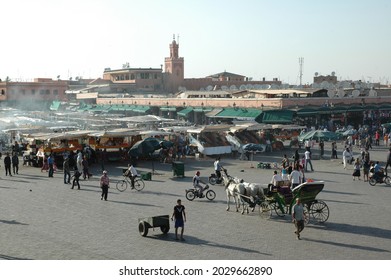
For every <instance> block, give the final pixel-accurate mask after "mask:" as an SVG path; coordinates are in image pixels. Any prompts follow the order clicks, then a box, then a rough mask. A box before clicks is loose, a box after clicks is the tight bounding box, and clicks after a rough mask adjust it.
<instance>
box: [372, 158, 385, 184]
mask: <svg viewBox="0 0 391 280" xmlns="http://www.w3.org/2000/svg"><path fill="white" fill-rule="evenodd" d="M373 169H374V170H373V171H374V174H373V178H375V180H376V181H382V179H383V176H384V173H383V169H382V167H381V165H380V164H379V162H378V161H376V164H375V166H374V167H373Z"/></svg>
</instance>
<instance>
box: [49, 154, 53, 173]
mask: <svg viewBox="0 0 391 280" xmlns="http://www.w3.org/2000/svg"><path fill="white" fill-rule="evenodd" d="M48 165H49V177H53V173H54V157H53V155H52V154H51V155H50V156H49V157H48Z"/></svg>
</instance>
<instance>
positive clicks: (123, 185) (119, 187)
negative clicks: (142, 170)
mask: <svg viewBox="0 0 391 280" xmlns="http://www.w3.org/2000/svg"><path fill="white" fill-rule="evenodd" d="M115 187H116V188H117V190H118V191H120V192H123V191H125V190H126V188H127V187H128V183H127V182H126V181H125V180H121V181H118V182H117V184H116V185H115Z"/></svg>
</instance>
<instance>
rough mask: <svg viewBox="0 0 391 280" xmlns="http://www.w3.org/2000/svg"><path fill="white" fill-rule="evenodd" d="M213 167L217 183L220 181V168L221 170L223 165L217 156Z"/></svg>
mask: <svg viewBox="0 0 391 280" xmlns="http://www.w3.org/2000/svg"><path fill="white" fill-rule="evenodd" d="M214 167H215V173H216V176H217V183H219V182H221V170H223V167H222V166H221V164H220V157H218V158H217V159H216V160H215V162H214Z"/></svg>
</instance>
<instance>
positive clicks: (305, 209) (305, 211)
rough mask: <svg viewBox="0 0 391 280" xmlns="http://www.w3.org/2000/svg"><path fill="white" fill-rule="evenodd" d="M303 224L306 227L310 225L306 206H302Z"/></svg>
mask: <svg viewBox="0 0 391 280" xmlns="http://www.w3.org/2000/svg"><path fill="white" fill-rule="evenodd" d="M303 208H304V224H305V225H308V224H309V223H310V219H311V217H310V213H309V210H308V207H307V206H304V207H303Z"/></svg>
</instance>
